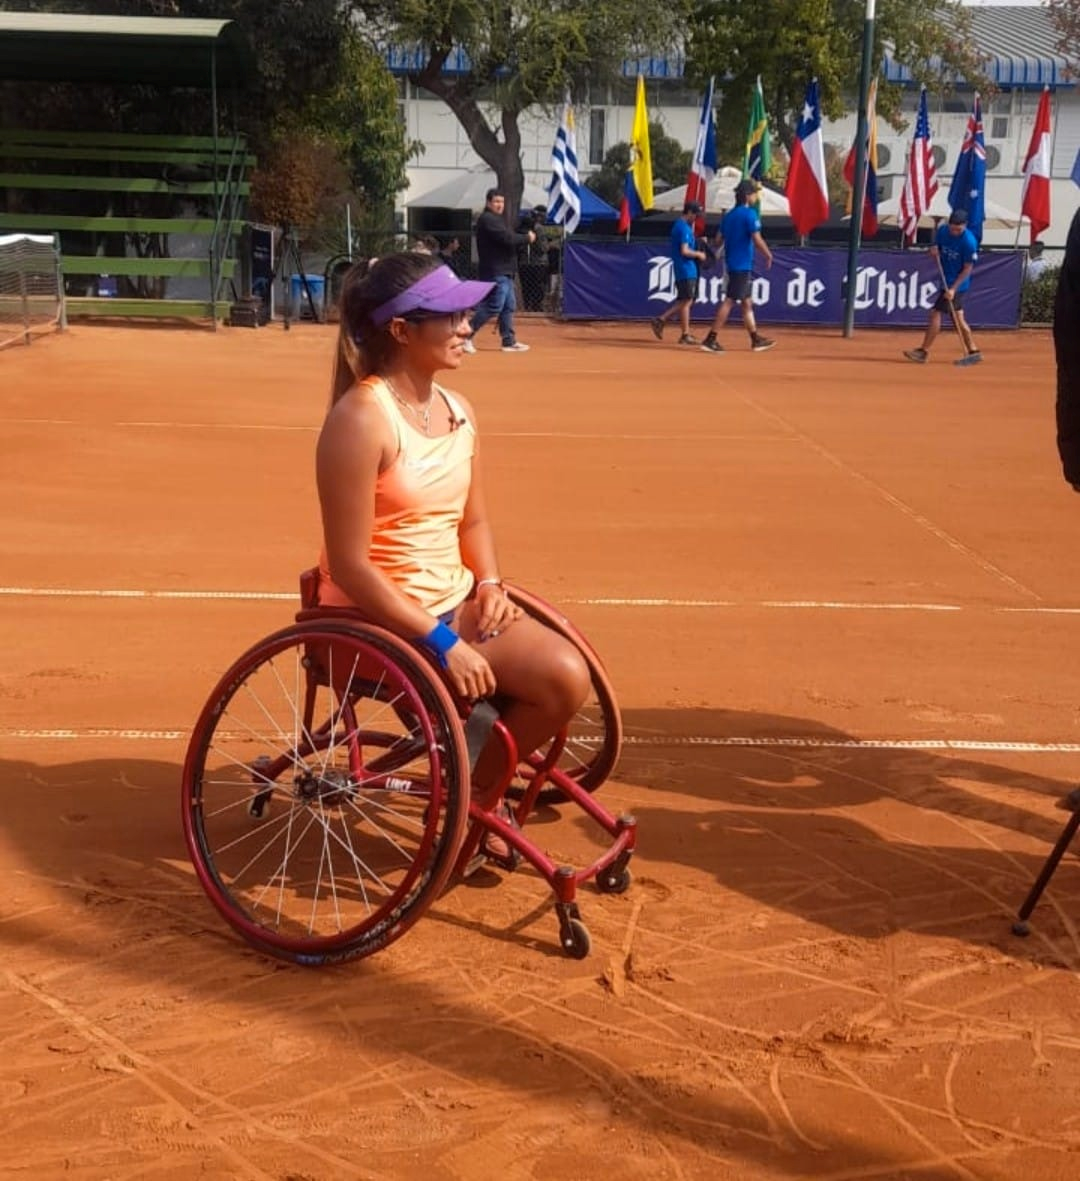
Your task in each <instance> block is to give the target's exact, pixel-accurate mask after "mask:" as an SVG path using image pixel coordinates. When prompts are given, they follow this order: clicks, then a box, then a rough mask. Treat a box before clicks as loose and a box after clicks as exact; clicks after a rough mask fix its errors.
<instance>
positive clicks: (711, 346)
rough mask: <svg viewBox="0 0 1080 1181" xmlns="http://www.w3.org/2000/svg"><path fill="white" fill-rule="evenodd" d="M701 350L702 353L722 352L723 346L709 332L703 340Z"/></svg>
mask: <svg viewBox="0 0 1080 1181" xmlns="http://www.w3.org/2000/svg"><path fill="white" fill-rule="evenodd" d="M701 351H702V352H703V353H722V352H723V351H724V346H723V345H722V344H721V343H720V342H719V341H718V340H717V339H716V337H715V336H713V334H712V333H711V332H710V333H709V335H708V336H706V337H705V342H704V343H703V344H702V346H701Z"/></svg>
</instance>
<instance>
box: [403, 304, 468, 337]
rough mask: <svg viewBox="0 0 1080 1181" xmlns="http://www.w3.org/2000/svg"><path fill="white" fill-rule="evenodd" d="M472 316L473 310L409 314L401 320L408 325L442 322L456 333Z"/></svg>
mask: <svg viewBox="0 0 1080 1181" xmlns="http://www.w3.org/2000/svg"><path fill="white" fill-rule="evenodd" d="M470 316H472V308H469V309H468V310H467V311H463V312H409V314H408V315H406V316H402V317H401V318H402V319H403V320H404V321H405V322H406V324H429V323H435V322H442V323H445V324H447V325H448V326H449V328H450V331H451V332H456V331H457V330H458V329H459V328H460V327H461V325H462V324H463V323H465V322H466V321H467V320H468V319H469V317H470Z"/></svg>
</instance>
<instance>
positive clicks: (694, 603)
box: [0, 586, 1080, 615]
mask: <svg viewBox="0 0 1080 1181" xmlns="http://www.w3.org/2000/svg"><path fill="white" fill-rule="evenodd" d="M4 595H6V596H10V597H17V598H27V599H35V598H40V599H144V600H147V599H172V600H195V601H205V600H226V601H229V600H233V601H244V602H266V603H289V602H291V603H297V602H299V596H298V595H297V593H296V591H248V590H136V589H125V588H121V587H87V588H84V587H58V586H46V587H41V586H0V596H4ZM555 601H556V603H558V604H559V605H562V606H567V607H635V608H636V607H642V608H655V607H661V608H669V609H683V608H687V609H699V610H701V609H704V610H724V611H732V610H742V611H913V612H924V613H932V614H948V613H953V614H956V613H960V612H966V613H976V612H985V613H988V614H998V615H1080V607H1004V606H996V605H994V604H986V605H979V604H977V605H974V606H970V605H968V606H965V605H963V604H959V603H859V602H855V603H848V602H842V601H839V600H830V599H820V600H819V599H765V600H762V601H758V602H740V601H738V600H736V599H630V598H584V599H563V598H560V599H557V600H555Z"/></svg>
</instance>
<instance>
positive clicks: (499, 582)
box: [476, 578, 503, 590]
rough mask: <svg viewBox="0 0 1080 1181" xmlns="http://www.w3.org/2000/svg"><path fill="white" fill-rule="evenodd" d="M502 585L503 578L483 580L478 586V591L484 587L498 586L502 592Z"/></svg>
mask: <svg viewBox="0 0 1080 1181" xmlns="http://www.w3.org/2000/svg"><path fill="white" fill-rule="evenodd" d="M502 584H503V582H502V579H501V578H481V579H480V581H479V582H478V583H477V584H476V589H477V590H479V589H480V588H481V587H482V586H497V587H498V588H499V590H502Z"/></svg>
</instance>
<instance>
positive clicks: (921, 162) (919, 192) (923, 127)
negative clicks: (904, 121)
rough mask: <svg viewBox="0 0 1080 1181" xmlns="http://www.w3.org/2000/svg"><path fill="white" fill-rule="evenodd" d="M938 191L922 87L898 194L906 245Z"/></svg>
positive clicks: (901, 224) (911, 238)
mask: <svg viewBox="0 0 1080 1181" xmlns="http://www.w3.org/2000/svg"><path fill="white" fill-rule="evenodd" d="M937 191H938V183H937V169H936V168H935V167H934V152H933V144H932V143H931V142H930V116H929V114H928V113H927V109H926V88H925V87H924V88H923V92H922V96H921V97H920V99H919V118H918V120H917V121H916V123H915V138H914V140H912V143H911V154H910V155H909V156H908V168H907V176H905V177H904V191H903V192H902V193H901V194H900V226H901V228H902V229H903V231H904V237H905V238H906V239H907V240H908V241H909V242H914V241H915V234H916V233H917V232H918V229H919V219H920V218H921V217H922V216H923V215H924V214H925V213H927V212H928V211H929V209H930V202H931V201H933V199H934V195H935V194H936V193H937Z"/></svg>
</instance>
